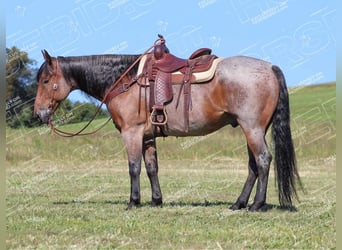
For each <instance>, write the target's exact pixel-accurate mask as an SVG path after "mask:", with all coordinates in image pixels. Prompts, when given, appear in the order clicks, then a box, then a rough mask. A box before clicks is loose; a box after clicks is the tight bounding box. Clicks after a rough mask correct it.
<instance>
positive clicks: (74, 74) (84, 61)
mask: <svg viewBox="0 0 342 250" xmlns="http://www.w3.org/2000/svg"><path fill="white" fill-rule="evenodd" d="M136 58H137V56H131V55H101V56H83V57H69V58H66V60H65V62H66V63H65V64H64V67H63V71H64V72H63V73H64V77H66V78H69V80H71V81H72V82H74V83H75V85H76V86H75V88H77V89H80V90H81V91H83V92H85V93H87V94H88V95H90V96H93V97H95V98H97V99H99V100H102V99H103V97H104V95H105V92H106V90H107V89H108V88H109V87H110V86H112V84H113V83H114V82H115V81H116V79H118V78H119V77H120V75H121V74H122V73H123V72H124V71H125V70H126V68H128V67H129V66H130V65H131V64H132V63H133V62H134V60H135V59H136ZM130 74H136V70H135V69H133V70H132V72H130Z"/></svg>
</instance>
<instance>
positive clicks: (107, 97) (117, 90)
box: [48, 35, 164, 137]
mask: <svg viewBox="0 0 342 250" xmlns="http://www.w3.org/2000/svg"><path fill="white" fill-rule="evenodd" d="M158 37H159V38H158V39H157V40H156V41H155V42H154V44H153V45H152V46H150V47H149V48H148V49H147V50H146V51H145V52H144V53H143V54H141V55H140V56H139V57H138V58H137V59H136V60H135V61H134V62H133V63H132V64H131V65H130V66H129V67H128V68H127V69H126V70H125V72H124V73H123V74H121V76H120V77H119V78H118V79H117V80H116V81H115V82H114V83H113V85H112V87H111V88H110V89H109V91H107V93H106V94H105V96H104V97H103V99H102V101H101V103H100V104H99V105H98V106H97V108H96V111H95V113H94V115H93V116H92V118H91V119H90V120H89V121H88V123H87V124H86V125H85V126H84V127H83V128H82V129H80V130H79V131H77V132H74V133H72V132H66V131H62V130H60V129H58V128H56V127H55V126H54V125H53V123H52V120H51V119H50V118H49V120H48V124H49V126H50V128H51V130H52V131H53V132H54V133H55V134H57V135H59V136H62V137H74V136H83V135H91V134H95V133H96V132H97V131H99V130H100V129H102V128H103V127H104V126H106V125H107V124H108V122H109V121H110V120H111V119H112V118H111V117H109V118H108V119H107V121H106V122H105V123H103V124H102V125H101V126H100V127H99V128H97V129H95V130H94V131H91V132H87V133H82V132H83V131H84V130H85V129H86V128H88V127H89V125H90V124H91V123H92V122H93V121H94V120H95V118H96V116H97V115H98V114H99V112H100V110H101V107H102V105H103V104H104V103H108V102H109V101H110V100H111V99H112V98H114V97H116V96H118V95H119V94H121V93H124V92H126V91H128V90H129V88H130V87H131V86H132V85H133V84H134V83H136V82H137V81H138V79H139V78H141V77H142V75H138V76H135V77H133V78H132V80H131V81H130V82H129V83H123V84H122V85H121V86H118V87H117V85H118V84H119V83H120V81H121V80H122V79H123V78H124V77H125V76H126V75H127V74H128V73H129V71H131V70H132V68H133V67H134V66H135V65H136V64H137V63H138V62H139V61H140V60H141V58H142V57H143V56H145V55H146V54H148V53H150V52H151V50H152V49H153V48H154V47H155V46H156V44H157V43H158V42H159V41H163V40H164V38H163V36H161V35H158ZM58 68H59V61H58V57H57V58H56V69H55V72H54V74H55V79H56V82H55V83H53V84H52V95H51V101H50V104H49V108H48V110H51V114H52V113H53V112H54V110H53V105H54V102H56V100H54V96H55V93H56V91H57V89H58V84H57V72H58V71H57V70H58Z"/></svg>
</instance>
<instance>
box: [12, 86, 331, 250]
mask: <svg viewBox="0 0 342 250" xmlns="http://www.w3.org/2000/svg"><path fill="white" fill-rule="evenodd" d="M290 104H291V112H292V117H291V118H292V131H293V137H294V143H295V147H296V152H297V160H298V166H299V172H300V175H301V177H302V181H303V183H304V186H305V190H306V191H305V192H304V193H302V192H299V196H300V202H296V203H295V205H296V208H297V211H288V210H282V209H280V208H279V206H278V205H279V203H278V200H277V193H276V189H275V185H274V175H273V174H274V173H273V169H272V171H271V174H270V175H271V177H270V180H269V189H268V197H267V205H266V206H265V207H264V209H263V211H262V212H257V213H250V212H248V211H246V210H241V211H235V212H232V211H230V210H228V206H230V205H231V204H232V203H233V202H235V200H236V198H237V196H238V195H239V193H240V191H241V188H242V185H243V183H244V180H245V178H246V176H247V155H246V147H245V139H244V136H243V135H242V133H241V131H240V129H239V128H235V129H233V128H231V127H226V128H223V129H221V130H219V131H218V132H216V133H213V134H210V135H208V136H204V137H187V138H178V139H177V138H171V137H170V138H166V139H163V138H159V139H158V157H159V166H160V173H159V177H160V182H161V188H162V191H163V197H164V206H163V208H151V207H150V206H149V202H150V196H151V193H150V187H149V185H150V184H149V182H148V178H147V176H146V174H145V170H143V171H142V176H141V195H142V202H143V206H142V207H141V208H139V209H133V210H131V211H126V210H125V208H126V206H127V202H128V198H129V188H130V187H129V176H128V167H127V163H126V155H125V150H124V148H123V145H122V142H121V140H120V135H119V133H118V132H117V131H116V130H115V129H114V127H113V126H112V125H111V124H110V125H107V126H106V127H105V128H104V129H103V130H101V131H100V132H99V133H98V134H96V135H94V136H86V137H81V138H73V139H68V138H60V137H58V136H56V135H53V134H51V133H50V132H49V130H48V129H47V128H45V127H43V128H39V129H37V128H36V129H20V130H11V129H8V130H7V132H6V137H7V147H6V150H7V156H6V157H7V204H6V205H7V230H8V240H7V247H8V249H113V248H117V249H247V248H257V249H265V248H268V249H289V248H292V249H317V248H319V249H326V248H327V249H331V248H335V245H336V216H335V212H336V151H335V147H336V146H335V145H336V143H335V141H336V126H335V123H336V84H325V85H318V86H307V87H304V88H302V87H298V88H294V89H290ZM101 122H103V120H97V121H96V122H95V123H94V127H96V126H98V125H99V124H100V123H101ZM80 126H81V124H76V125H65V126H63V128H64V129H65V130H77V128H79V127H80ZM252 197H253V196H252Z"/></svg>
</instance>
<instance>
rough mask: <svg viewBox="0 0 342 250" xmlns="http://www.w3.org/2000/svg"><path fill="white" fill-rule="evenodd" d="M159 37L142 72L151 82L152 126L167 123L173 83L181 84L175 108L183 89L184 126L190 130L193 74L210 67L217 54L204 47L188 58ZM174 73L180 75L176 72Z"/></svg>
mask: <svg viewBox="0 0 342 250" xmlns="http://www.w3.org/2000/svg"><path fill="white" fill-rule="evenodd" d="M158 36H159V40H158V43H157V44H156V45H155V46H154V50H153V52H152V53H151V54H149V56H148V58H147V59H146V62H145V65H144V67H143V75H145V77H146V78H147V79H148V81H149V85H150V104H149V105H150V110H151V115H150V120H151V123H152V124H153V125H155V126H159V127H163V126H165V125H166V124H167V113H166V109H165V106H166V105H167V104H169V103H170V102H171V101H172V100H173V90H172V84H175V83H176V84H181V88H180V91H179V94H178V100H177V104H176V107H178V103H179V98H180V96H181V92H182V91H183V96H184V102H183V103H184V129H185V131H186V132H187V131H188V128H189V110H190V105H191V83H192V82H193V81H194V73H198V72H203V71H207V70H209V69H210V67H211V66H212V64H213V61H214V60H215V59H216V58H217V56H215V55H211V49H208V48H201V49H198V50H196V51H195V52H194V53H192V54H191V56H190V57H189V59H182V58H178V57H176V56H174V55H172V54H171V53H170V51H169V49H168V48H167V47H166V45H165V39H164V38H163V36H161V35H158ZM175 72H177V73H178V74H174V73H175ZM179 72H180V73H179Z"/></svg>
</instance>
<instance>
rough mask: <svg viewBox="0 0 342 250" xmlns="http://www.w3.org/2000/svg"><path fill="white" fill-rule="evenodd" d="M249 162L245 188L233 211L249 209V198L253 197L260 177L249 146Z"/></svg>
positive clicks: (232, 207)
mask: <svg viewBox="0 0 342 250" xmlns="http://www.w3.org/2000/svg"><path fill="white" fill-rule="evenodd" d="M247 149H248V155H249V161H248V177H247V180H246V182H245V185H244V186H243V189H242V192H241V194H240V196H239V198H238V199H237V201H236V202H235V203H234V204H233V205H232V206H231V207H230V209H232V210H237V209H241V208H245V207H247V204H248V200H249V196H250V195H251V192H252V189H253V186H254V184H255V181H256V179H257V177H258V169H257V165H256V162H255V158H254V155H253V153H252V152H251V150H250V148H249V146H247Z"/></svg>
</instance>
